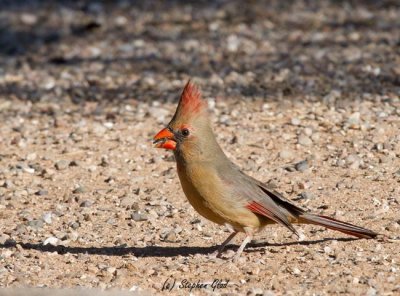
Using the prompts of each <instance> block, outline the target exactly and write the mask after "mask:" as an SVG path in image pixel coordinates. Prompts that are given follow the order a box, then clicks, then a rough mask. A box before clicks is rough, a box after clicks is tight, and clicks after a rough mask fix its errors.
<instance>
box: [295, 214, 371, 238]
mask: <svg viewBox="0 0 400 296" xmlns="http://www.w3.org/2000/svg"><path fill="white" fill-rule="evenodd" d="M299 221H300V222H301V223H306V224H315V225H321V226H324V227H326V228H329V229H332V230H337V231H340V232H343V233H346V234H349V235H353V236H355V237H358V238H374V237H376V236H377V235H378V233H376V232H374V231H372V230H369V229H366V228H363V227H359V226H356V225H353V224H350V223H346V222H342V221H339V220H336V219H333V218H330V217H327V216H322V215H313V214H308V213H304V214H302V215H301V216H300V217H299Z"/></svg>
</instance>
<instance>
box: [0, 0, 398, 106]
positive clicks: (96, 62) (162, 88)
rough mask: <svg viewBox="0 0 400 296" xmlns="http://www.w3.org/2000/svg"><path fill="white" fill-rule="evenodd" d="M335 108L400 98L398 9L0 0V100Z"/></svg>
mask: <svg viewBox="0 0 400 296" xmlns="http://www.w3.org/2000/svg"><path fill="white" fill-rule="evenodd" d="M189 77H194V78H196V81H197V82H198V83H199V84H200V85H201V86H202V87H203V89H204V91H205V93H206V94H211V93H212V95H213V96H219V95H223V96H224V97H237V98H262V99H270V100H279V99H281V98H289V99H296V100H298V99H301V100H325V101H327V102H331V103H332V101H335V100H336V99H338V98H340V100H343V99H345V100H347V99H353V98H363V97H365V98H368V97H369V96H371V95H374V94H379V95H387V96H388V97H393V96H398V94H399V92H400V2H399V1H397V0H383V1H361V0H360V1H336V0H335V1H327V0H324V1H224V0H221V1H179V0H177V1H128V0H123V1H90V0H88V1H48V0H42V1H39V0H37V1H35V0H26V1H21V0H19V1H18V0H17V1H11V0H10V1H8V0H2V1H0V98H4V99H12V98H18V99H23V100H29V101H39V100H40V101H48V100H55V101H59V100H67V101H71V102H73V103H75V104H79V103H81V102H83V101H93V100H94V101H104V102H109V101H121V100H127V99H128V100H129V99H133V100H140V101H146V100H151V99H154V98H156V99H158V100H176V99H177V97H176V93H177V90H178V89H180V88H181V87H182V85H183V83H184V81H185V80H186V79H188V78H189Z"/></svg>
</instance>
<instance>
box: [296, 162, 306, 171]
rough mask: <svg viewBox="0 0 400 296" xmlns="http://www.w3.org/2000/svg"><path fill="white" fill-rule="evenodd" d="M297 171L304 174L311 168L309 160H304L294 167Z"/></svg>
mask: <svg viewBox="0 0 400 296" xmlns="http://www.w3.org/2000/svg"><path fill="white" fill-rule="evenodd" d="M294 167H295V169H296V170H297V171H299V172H304V171H305V170H307V169H308V168H309V166H308V161H307V160H302V161H300V162H298V163H296V164H295V165H294Z"/></svg>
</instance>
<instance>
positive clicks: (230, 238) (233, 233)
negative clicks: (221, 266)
mask: <svg viewBox="0 0 400 296" xmlns="http://www.w3.org/2000/svg"><path fill="white" fill-rule="evenodd" d="M236 234H237V231H234V232H232V233H231V234H230V235H229V236H228V238H227V239H226V240H224V242H223V243H222V244H221V245H220V246H219V248H218V253H217V258H219V257H220V256H221V253H222V251H223V250H224V249H225V247H226V245H227V244H228V243H229V242H230V241H231V240H232V239H233V238H234V237H235V236H236Z"/></svg>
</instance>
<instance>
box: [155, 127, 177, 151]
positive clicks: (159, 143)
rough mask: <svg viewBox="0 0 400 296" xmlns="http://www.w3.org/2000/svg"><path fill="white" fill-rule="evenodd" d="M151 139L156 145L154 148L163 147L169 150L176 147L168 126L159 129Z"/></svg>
mask: <svg viewBox="0 0 400 296" xmlns="http://www.w3.org/2000/svg"><path fill="white" fill-rule="evenodd" d="M153 139H154V141H153V144H155V145H156V146H155V147H156V148H164V149H169V150H175V148H176V141H175V137H174V134H173V133H172V132H171V131H170V130H169V129H168V128H164V129H162V130H161V131H159V132H158V134H157V135H155V136H154V138H153Z"/></svg>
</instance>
